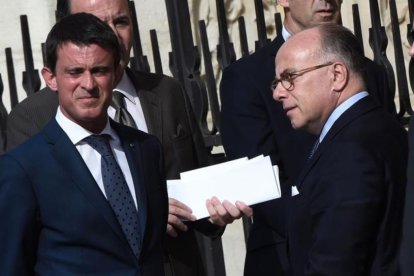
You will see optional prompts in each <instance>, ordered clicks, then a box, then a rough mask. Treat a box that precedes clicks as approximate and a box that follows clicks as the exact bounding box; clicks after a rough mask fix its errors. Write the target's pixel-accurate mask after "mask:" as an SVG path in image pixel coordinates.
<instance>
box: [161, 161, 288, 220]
mask: <svg viewBox="0 0 414 276" xmlns="http://www.w3.org/2000/svg"><path fill="white" fill-rule="evenodd" d="M167 185H168V196H169V197H170V198H175V199H177V200H179V201H181V202H182V203H184V204H186V205H187V206H189V207H190V208H191V209H192V210H193V214H194V215H195V216H196V218H197V219H201V218H205V217H208V216H209V213H208V211H207V208H206V200H207V199H210V198H212V197H213V196H216V197H217V198H219V199H220V200H228V201H229V202H231V203H233V204H234V203H235V202H236V201H238V200H240V201H243V202H244V203H246V204H247V205H252V204H256V203H260V202H264V201H268V200H272V199H275V198H279V197H280V195H281V193H280V184H279V174H278V169H277V167H274V168H273V167H272V164H271V161H270V158H269V157H263V156H258V157H256V158H253V159H250V160H248V159H247V158H241V159H237V160H234V161H229V162H225V163H221V164H218V165H213V166H208V167H205V168H201V169H196V170H192V171H188V172H184V173H181V179H180V180H169V181H168V182H167Z"/></svg>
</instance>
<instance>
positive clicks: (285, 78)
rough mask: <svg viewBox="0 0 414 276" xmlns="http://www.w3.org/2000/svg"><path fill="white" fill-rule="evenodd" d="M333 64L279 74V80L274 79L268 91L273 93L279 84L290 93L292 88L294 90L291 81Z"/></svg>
mask: <svg viewBox="0 0 414 276" xmlns="http://www.w3.org/2000/svg"><path fill="white" fill-rule="evenodd" d="M332 64H333V62H327V63H324V64H320V65H316V66H312V67H308V68H305V69H302V70H299V71H296V72H282V73H281V74H280V78H279V79H278V78H275V79H274V80H273V81H272V84H271V86H270V89H272V91H274V90H275V89H276V86H277V85H278V84H279V82H280V83H281V84H282V86H283V88H285V89H286V90H288V91H290V90H293V88H295V85H294V83H293V81H294V80H295V79H296V78H297V77H300V76H302V75H304V74H306V73H308V72H311V71H313V70H316V69H319V68H322V67H325V66H329V65H332Z"/></svg>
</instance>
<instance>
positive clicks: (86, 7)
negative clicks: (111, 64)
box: [70, 0, 132, 68]
mask: <svg viewBox="0 0 414 276" xmlns="http://www.w3.org/2000/svg"><path fill="white" fill-rule="evenodd" d="M70 12H71V13H79V12H86V13H91V14H93V15H95V16H96V17H98V18H100V19H101V20H102V21H104V22H106V23H107V24H108V25H109V26H110V27H111V28H112V30H113V31H114V32H115V34H116V35H117V37H118V40H119V43H120V45H121V50H122V59H121V65H122V67H123V68H125V67H126V66H127V65H128V62H129V57H130V52H131V47H132V22H131V15H130V13H129V7H128V1H126V0H71V1H70Z"/></svg>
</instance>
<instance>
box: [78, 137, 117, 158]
mask: <svg viewBox="0 0 414 276" xmlns="http://www.w3.org/2000/svg"><path fill="white" fill-rule="evenodd" d="M84 141H85V142H86V143H88V144H89V145H90V146H91V147H92V148H94V149H95V150H96V151H97V152H99V154H100V155H101V156H110V155H113V153H112V150H111V146H110V145H109V135H107V134H102V135H91V136H88V137H86V138H85V139H84Z"/></svg>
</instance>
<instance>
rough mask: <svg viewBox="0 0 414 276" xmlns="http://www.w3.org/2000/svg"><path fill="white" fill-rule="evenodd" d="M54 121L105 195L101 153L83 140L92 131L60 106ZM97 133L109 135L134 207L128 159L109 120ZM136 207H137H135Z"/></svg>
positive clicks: (135, 201) (133, 191)
mask: <svg viewBox="0 0 414 276" xmlns="http://www.w3.org/2000/svg"><path fill="white" fill-rule="evenodd" d="M55 118H56V121H57V123H58V124H59V126H60V127H61V128H62V129H63V131H64V132H65V133H66V135H68V136H69V139H70V140H71V141H72V143H73V144H74V145H75V147H76V149H77V150H78V152H79V153H80V155H81V156H82V159H83V161H85V164H86V166H87V167H88V169H89V171H90V172H91V174H92V176H93V178H94V179H95V181H96V183H97V184H98V186H99V188H100V189H101V191H102V193H103V194H104V196H105V197H106V193H105V188H104V184H103V181H102V173H101V155H100V154H99V152H97V151H96V150H95V149H94V148H92V147H91V146H90V145H89V144H88V143H86V142H85V141H83V139H85V138H86V137H88V136H91V135H93V134H94V133H92V132H90V131H89V130H86V129H84V128H83V127H81V126H80V125H78V124H76V123H75V122H73V121H71V120H69V119H68V118H67V117H66V116H65V115H64V114H63V113H62V111H61V110H60V107H59V108H58V110H57V113H56V117H55ZM99 134H107V135H109V136H110V137H111V139H110V140H109V145H110V146H111V149H112V152H113V153H114V156H115V159H116V161H117V162H118V165H119V167H120V168H121V170H122V174H123V175H124V177H125V180H126V183H127V185H128V188H129V191H130V192H131V195H132V198H133V199H134V203H135V207H137V199H136V195H135V186H134V182H133V181H132V175H131V170H130V167H129V164H128V161H127V159H126V156H125V152H124V149H123V148H122V146H121V141H120V139H119V137H118V135H117V134H116V132H115V131H114V130H113V129H112V128H111V126H110V124H109V120H108V121H107V123H106V126H105V128H104V129H103V130H102V132H101V133H99ZM137 208H138V207H137Z"/></svg>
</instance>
